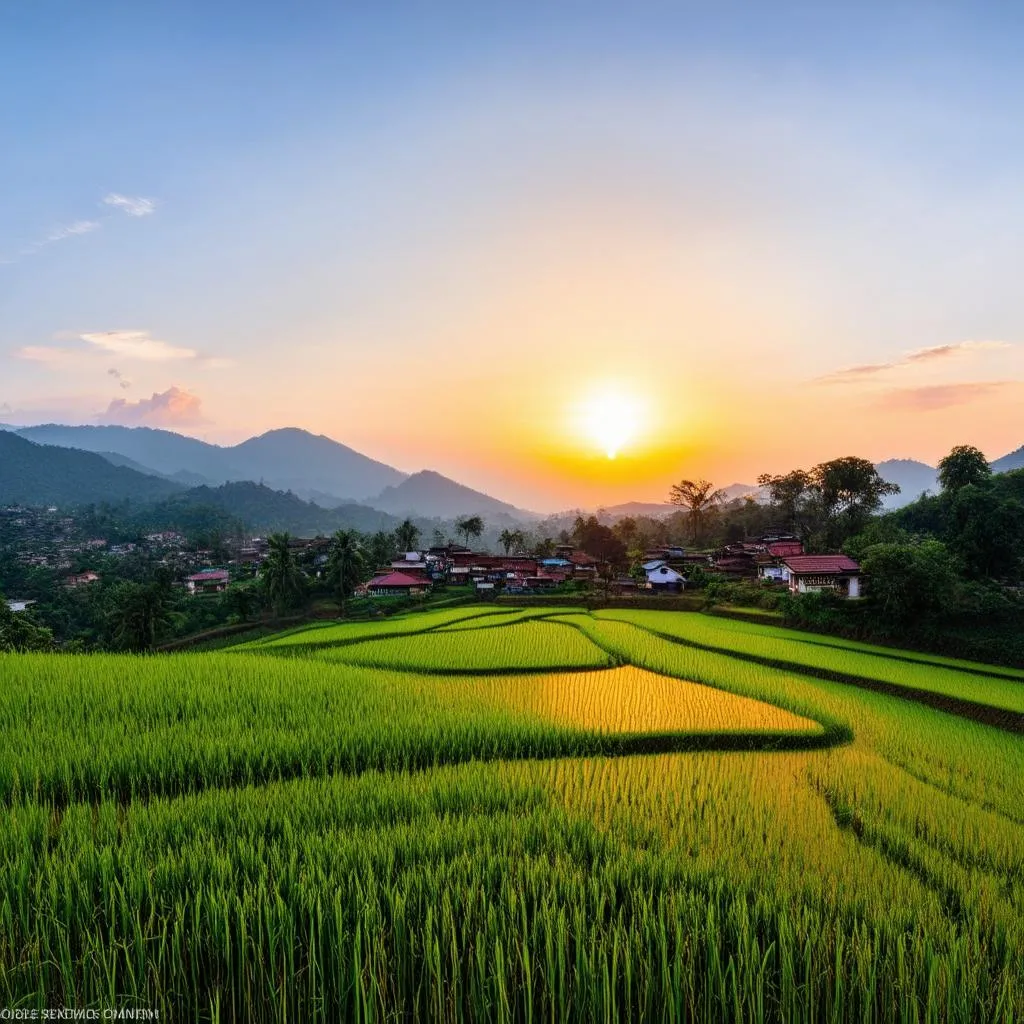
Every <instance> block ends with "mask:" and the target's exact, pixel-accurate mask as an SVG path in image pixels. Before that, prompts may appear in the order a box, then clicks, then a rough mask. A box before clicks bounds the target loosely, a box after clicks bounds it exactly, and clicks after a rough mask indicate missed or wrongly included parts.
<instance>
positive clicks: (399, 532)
mask: <svg viewBox="0 0 1024 1024" xmlns="http://www.w3.org/2000/svg"><path fill="white" fill-rule="evenodd" d="M419 539H420V528H419V527H418V526H417V525H416V524H415V523H414V522H413V521H412V520H411V519H406V520H403V522H402V523H401V525H400V526H399V527H398V528H397V529H396V530H395V541H396V542H397V543H398V547H399V550H400V551H402V552H406V551H415V550H416V545H417V544H418V543H419Z"/></svg>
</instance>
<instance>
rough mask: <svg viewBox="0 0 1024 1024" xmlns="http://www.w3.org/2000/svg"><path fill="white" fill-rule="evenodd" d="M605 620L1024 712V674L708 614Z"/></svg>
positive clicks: (617, 615)
mask: <svg viewBox="0 0 1024 1024" xmlns="http://www.w3.org/2000/svg"><path fill="white" fill-rule="evenodd" d="M600 617H602V618H605V617H606V618H608V619H613V620H615V621H618V622H631V623H633V624H635V625H638V626H642V627H643V628H645V629H650V630H653V631H654V632H660V633H662V634H665V635H668V636H671V637H675V638H677V639H679V640H682V641H684V642H687V643H694V644H701V645H704V646H708V647H713V648H715V649H717V650H721V651H724V652H726V653H737V654H744V655H749V656H751V657H755V658H760V659H762V660H764V661H765V662H766V663H776V664H779V663H782V664H785V665H787V666H788V665H792V666H798V667H802V668H807V669H814V670H817V671H820V672H823V673H831V674H833V675H834V676H836V677H843V676H845V677H849V676H856V677H861V678H863V679H865V680H867V681H874V682H879V683H887V684H891V685H893V686H900V687H904V688H907V689H916V690H922V691H926V692H929V693H935V694H939V695H941V696H945V697H951V698H955V699H959V700H965V701H971V702H973V703H976V704H983V705H987V706H989V707H994V708H1001V709H1005V710H1008V711H1014V712H1020V713H1024V674H1020V673H1015V672H1014V671H1013V670H1012V669H1002V668H995V667H991V666H981V665H977V664H975V663H972V662H963V663H958V662H956V661H955V660H954V659H952V658H946V659H940V660H937V661H933V660H930V659H926V657H925V656H921V655H918V656H916V657H914V658H906V657H903V656H902V655H897V654H896V652H893V651H890V650H886V649H885V648H874V649H872V648H869V647H868V645H866V644H858V645H853V646H851V645H848V644H845V643H843V642H842V641H837V640H833V639H831V638H825V639H826V640H827V642H822V638H819V637H817V636H814V635H812V634H807V633H803V634H801V633H797V632H795V631H793V630H782V629H776V628H775V627H764V626H755V625H753V624H751V623H745V622H735V621H731V620H728V619H724V618H714V617H711V616H707V615H698V614H681V613H678V612H677V613H673V612H658V611H653V612H652V611H631V610H625V611H608V612H601V613H600Z"/></svg>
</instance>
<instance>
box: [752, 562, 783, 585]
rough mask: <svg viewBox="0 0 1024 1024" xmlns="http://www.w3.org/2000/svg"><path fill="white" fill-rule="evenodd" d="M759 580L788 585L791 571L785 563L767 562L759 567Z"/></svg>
mask: <svg viewBox="0 0 1024 1024" xmlns="http://www.w3.org/2000/svg"><path fill="white" fill-rule="evenodd" d="M757 578H758V579H759V580H769V581H771V582H772V583H788V582H789V569H787V568H786V566H785V564H784V563H778V562H765V563H763V564H760V565H758V567H757Z"/></svg>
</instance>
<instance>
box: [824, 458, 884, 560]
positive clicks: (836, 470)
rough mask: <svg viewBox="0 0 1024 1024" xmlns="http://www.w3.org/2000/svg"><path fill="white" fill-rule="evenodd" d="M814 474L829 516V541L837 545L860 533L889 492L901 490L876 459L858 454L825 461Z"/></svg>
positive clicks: (828, 543)
mask: <svg viewBox="0 0 1024 1024" xmlns="http://www.w3.org/2000/svg"><path fill="white" fill-rule="evenodd" d="M810 477H811V483H812V485H813V487H814V489H815V491H816V496H815V497H816V500H817V502H818V503H819V504H820V508H821V512H822V514H823V516H824V519H825V543H826V544H827V545H828V546H829V547H833V548H838V547H840V546H841V545H842V543H843V541H844V540H846V538H847V537H852V536H853V535H854V534H858V533H860V532H861V531H862V530H863V529H864V527H865V526H867V523H868V520H869V519H870V518H871V516H872V515H874V514H875V513H876V512H877V511H878V510H879V509H880V508H881V507H882V499H883V498H884V497H885V496H886V495H887V494H899V492H900V489H899V485H898V484H891V483H889V482H888V481H886V480H883V479H882V478H881V477H880V476H879V475H878V470H877V469H875V467H874V464H873V463H871V462H870V461H868V460H867V459H861V458H858V457H857V456H855V455H847V456H844V457H843V458H840V459H832V460H831V461H830V462H821V463H819V464H818V465H817V466H815V467H814V468H813V469H812V470H811V472H810Z"/></svg>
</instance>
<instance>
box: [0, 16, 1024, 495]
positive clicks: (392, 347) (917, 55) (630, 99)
mask: <svg viewBox="0 0 1024 1024" xmlns="http://www.w3.org/2000/svg"><path fill="white" fill-rule="evenodd" d="M1022 17H1024V15H1022V12H1021V9H1020V8H1019V7H1017V8H1015V7H1014V6H1011V5H971V6H968V5H966V4H965V5H956V6H954V5H940V4H927V5H925V4H918V5H900V4H885V5H882V4H878V5H873V4H849V5H836V4H829V5H822V4H797V5H785V4H772V5H768V4H724V5H706V4H701V5H685V4H628V5H627V4H616V5H609V4H593V3H587V4H584V3H561V4H523V3H519V4H488V5H478V4H476V5H474V4H444V3H441V4H438V3H435V4H426V3H421V4H383V5H377V4H375V5H360V6H358V7H357V6H353V5H344V4H337V3H332V4H318V3H304V4H301V5H294V6H293V7H286V6H284V5H279V4H264V3H246V4H240V3H239V4H236V3H207V4H198V3H197V4H191V3H175V4H159V3H152V4H138V3H135V4H127V3H125V4H122V3H104V2H97V3H91V4H78V3H70V2H68V3H48V2H45V0H44V2H33V3H26V2H15V3H10V4H7V5H5V6H4V7H3V8H2V9H0V88H2V89H3V95H4V96H5V97H6V98H7V102H5V103H4V104H3V105H2V107H0V139H2V140H3V156H2V158H0V168H2V182H3V188H2V189H0V260H2V261H4V262H2V263H0V416H3V417H4V418H5V419H7V420H8V421H10V422H28V421H33V420H53V419H59V420H68V421H79V422H125V423H149V424H151V425H164V426H169V427H172V428H174V429H181V430H184V431H186V432H189V433H194V434H197V435H199V436H204V437H207V438H209V439H212V440H233V439H237V438H240V437H242V436H246V435H248V434H250V433H254V432H258V431H260V430H263V429H268V428H271V427H274V426H282V425H290V424H294V425H299V426H305V427H308V428H309V429H313V430H316V431H322V432H324V433H327V434H329V435H331V436H333V437H336V438H338V439H339V440H342V441H345V442H346V443H349V444H352V445H353V446H355V447H358V448H360V450H364V451H367V452H368V453H369V454H372V455H374V456H375V457H378V458H381V459H383V460H385V461H388V462H391V463H392V464H395V465H398V466H400V467H401V468H404V469H416V468H419V467H420V466H425V465H429V466H432V467H434V468H438V469H440V470H442V471H443V472H448V473H449V474H451V475H454V476H457V477H459V478H460V479H463V480H465V481H466V482H468V483H471V484H474V485H476V486H482V487H487V488H490V489H492V490H500V491H503V492H504V493H503V496H508V497H510V498H514V499H516V500H520V501H521V502H523V503H531V502H532V503H533V504H534V505H535V506H538V507H544V506H550V507H557V506H558V505H559V504H562V503H568V502H572V501H573V500H585V499H586V498H587V497H588V496H594V497H596V496H597V495H600V496H601V497H603V498H605V500H611V499H612V497H614V496H629V497H648V496H658V495H659V494H660V493H661V492H662V491H664V490H665V489H666V488H667V482H668V481H669V480H670V479H671V478H672V477H673V476H678V475H681V474H683V473H687V474H690V473H697V472H700V473H705V474H708V475H711V476H712V477H713V478H715V479H717V480H718V481H719V482H721V483H723V484H724V483H728V482H731V480H732V479H736V478H740V479H748V480H749V479H751V478H752V476H753V475H756V473H757V472H760V471H763V470H782V469H786V468H789V467H790V466H792V465H796V464H801V463H803V464H807V463H810V462H813V461H818V460H819V459H822V458H828V457H831V456H834V455H838V454H846V453H847V452H848V451H851V450H855V451H858V453H860V454H864V455H867V456H869V457H872V458H876V459H881V458H885V457H889V456H916V457H922V458H928V459H934V458H935V457H937V456H938V455H940V454H941V453H942V451H944V450H946V449H948V447H950V446H951V445H952V444H955V443H960V442H964V441H973V442H974V443H978V444H980V445H981V446H982V447H983V448H984V449H985V450H986V451H988V452H989V454H990V455H991V456H993V457H995V456H998V455H1000V454H1003V453H1004V452H1005V451H1007V450H1009V449H1011V448H1015V447H1017V446H1018V445H1020V444H1021V443H1024V423H1021V422H1020V417H1019V415H1018V414H1017V413H1016V410H1017V409H1018V408H1020V399H1021V397H1022V394H1024V393H1022V391H1021V380H1022V379H1024V358H1022V355H1021V352H1022V350H1021V348H1020V342H1021V336H1022V326H1024V325H1022V320H1024V311H1022V307H1021V302H1020V299H1019V283H1018V277H1019V267H1020V266H1021V265H1022V262H1024V261H1022V258H1021V257H1022V256H1024V198H1022V197H1024V190H1022V189H1021V177H1022V171H1024V158H1022V151H1024V123H1022V121H1021V119H1020V117H1019V97H1020V96H1021V95H1024V82H1022V80H1021V79H1022V77H1024V72H1022V71H1021V66H1020V63H1021V62H1020V61H1019V47H1020V42H1021V40H1022V39H1024V31H1022V30H1024V25H1022V24H1021V22H1022ZM105 200H106V201H105ZM851 371H852V372H851ZM500 381H506V384H505V386H504V390H501V391H497V392H496V390H495V388H496V386H497V384H498V382H500ZM508 381H514V382H515V383H514V385H513V386H512V387H513V390H512V391H511V394H512V395H513V396H514V400H510V399H509V395H510V392H509V390H508V388H509V385H508V383H507V382H508ZM609 386H618V387H621V388H622V389H624V390H627V391H629V392H630V393H631V394H633V395H634V396H637V397H638V399H639V401H640V402H641V404H643V406H644V407H645V410H646V415H645V417H644V419H645V428H646V431H647V433H646V436H644V437H640V438H638V441H637V444H636V446H635V451H634V452H632V460H631V459H630V457H629V456H630V453H629V452H624V453H623V457H622V458H620V459H618V460H616V465H615V467H614V470H612V468H610V467H609V466H608V465H606V464H605V463H604V462H602V461H601V459H600V457H599V456H600V453H595V452H593V451H592V450H590V449H588V445H587V439H586V438H582V439H581V438H576V437H574V436H573V435H572V431H571V429H570V427H569V426H568V424H570V423H571V422H572V409H573V406H574V403H578V402H580V401H586V400H587V395H588V394H589V393H590V392H591V391H592V390H594V389H598V391H600V389H602V388H603V389H605V390H607V388H608V387H609ZM783 409H784V410H785V414H782V410H783ZM753 439H756V441H755V440H753ZM591 448H592V446H591ZM498 464H500V468H499V466H498Z"/></svg>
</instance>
